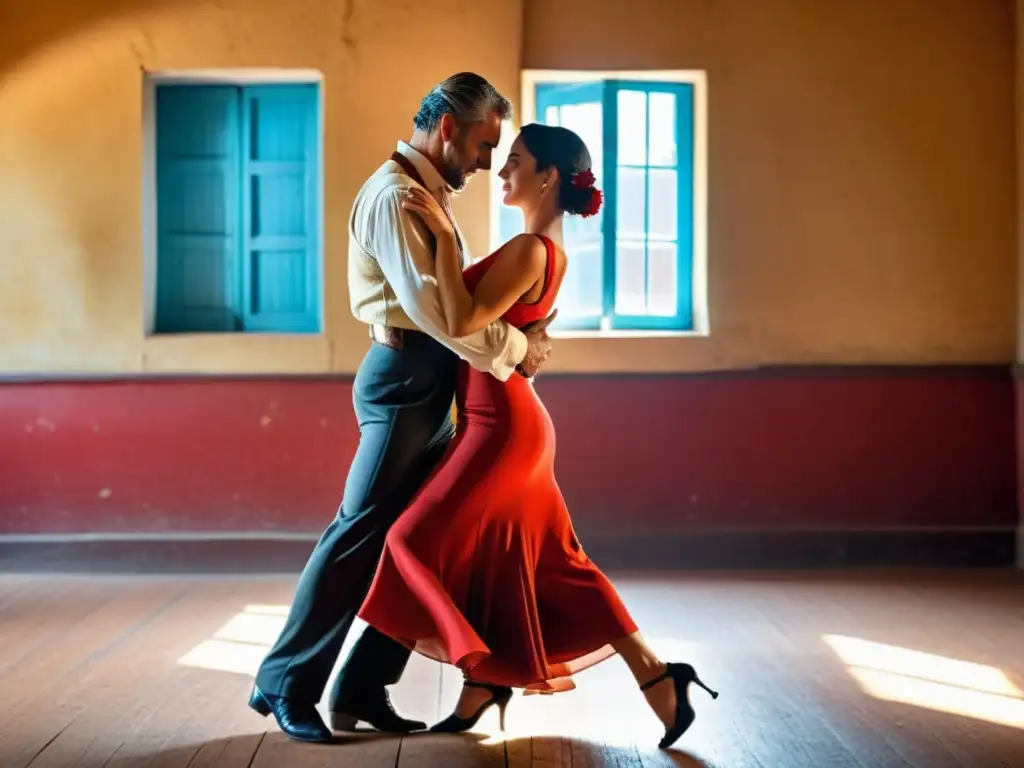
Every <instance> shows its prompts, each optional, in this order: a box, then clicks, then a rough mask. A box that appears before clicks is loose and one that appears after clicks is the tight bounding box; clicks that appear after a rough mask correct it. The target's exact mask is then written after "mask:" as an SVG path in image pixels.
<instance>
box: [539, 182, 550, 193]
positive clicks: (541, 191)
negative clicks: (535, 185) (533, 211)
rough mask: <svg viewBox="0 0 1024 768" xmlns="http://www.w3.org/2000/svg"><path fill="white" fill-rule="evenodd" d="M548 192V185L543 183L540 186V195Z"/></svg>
mask: <svg viewBox="0 0 1024 768" xmlns="http://www.w3.org/2000/svg"><path fill="white" fill-rule="evenodd" d="M547 191H548V183H547V182H546V181H545V182H544V183H543V184H541V185H540V193H541V194H542V195H543V194H545V193H546V192H547Z"/></svg>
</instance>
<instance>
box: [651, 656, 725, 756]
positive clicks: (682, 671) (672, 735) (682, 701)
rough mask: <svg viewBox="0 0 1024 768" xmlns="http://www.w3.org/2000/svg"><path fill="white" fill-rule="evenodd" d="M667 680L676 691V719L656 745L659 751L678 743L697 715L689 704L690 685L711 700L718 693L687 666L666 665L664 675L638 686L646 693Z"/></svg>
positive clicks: (716, 696)
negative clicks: (692, 684)
mask: <svg viewBox="0 0 1024 768" xmlns="http://www.w3.org/2000/svg"><path fill="white" fill-rule="evenodd" d="M669 678H671V679H672V684H673V685H674V686H675V689H676V717H675V721H674V722H673V723H672V727H670V728H666V729H665V736H664V737H663V738H662V740H661V741H660V742H659V743H658V748H659V749H665V748H667V747H670V746H671V745H672V744H674V743H675V742H676V741H678V739H679V737H680V736H682V735H683V734H684V733H686V730H687V728H689V727H690V726H691V725H692V724H693V721H694V719H695V718H696V717H697V713H696V712H694V711H693V705H692V704H690V683H696V684H697V685H699V686H700V687H701V688H703V689H704V690H705V691H707V692H708V693H709V694H710V695H711V698H712V699H717V698H718V692H717V691H713V690H711V689H710V688H708V687H707V686H706V685H704V682H703V681H702V680H701V679H700V678H699V677H697V671H696V670H695V669H694V668H693V667H692V666H691V665H689V664H672V663H669V664H667V665H666V669H665V672H664V674H661V675H658V676H657V677H656V678H654V679H653V680H648V681H647V682H646V683H644V684H643V685H641V686H640V690H641V691H648V690H650V689H651V688H653V687H654V686H656V685H657V684H658V683H660V682H661V681H662V680H667V679H669Z"/></svg>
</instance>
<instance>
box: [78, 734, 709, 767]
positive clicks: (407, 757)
mask: <svg viewBox="0 0 1024 768" xmlns="http://www.w3.org/2000/svg"><path fill="white" fill-rule="evenodd" d="M105 765H106V766H109V768H115V766H116V768H142V766H146V768H202V767H205V766H210V767H213V766H216V768H235V767H236V766H237V768H249V767H250V766H251V768H278V767H279V766H288V767H289V768H328V767H329V766H330V768H348V767H349V766H353V767H354V766H358V768H377V767H378V766H381V767H383V766H386V768H401V767H402V766H403V765H409V766H413V765H415V766H425V765H438V766H442V765H460V766H483V767H485V768H500V767H501V766H509V768H530V767H531V766H534V765H544V766H546V767H547V768H555V767H556V766H559V765H564V766H573V765H575V766H588V768H600V767H601V766H616V767H617V768H670V767H672V766H678V767H679V768H716V766H713V765H711V764H710V763H707V762H704V761H703V760H700V759H699V758H697V757H695V756H693V755H691V754H689V753H687V752H685V751H676V750H669V751H664V752H661V751H655V752H645V753H644V754H643V755H642V756H641V754H640V753H638V752H637V750H636V749H635V748H631V747H619V746H610V745H604V744H596V743H593V742H588V741H584V740H582V739H560V738H557V737H551V736H543V737H541V736H538V737H533V738H529V737H525V738H513V739H510V740H509V741H507V742H501V741H492V740H490V739H488V738H487V737H485V736H481V735H478V734H464V735H461V736H441V735H437V734H423V735H417V736H409V737H405V738H399V737H395V736H389V735H385V734H376V733H368V734H356V735H352V736H341V737H337V738H336V740H335V742H334V743H332V744H300V743H298V742H294V741H291V740H289V739H288V738H287V737H285V736H284V735H283V734H281V733H278V732H275V731H272V732H270V733H257V734H246V735H240V736H235V737H231V738H225V739H215V740H212V741H208V742H205V743H201V744H190V745H182V746H174V747H170V748H168V749H164V750H160V751H158V752H155V753H154V752H148V754H146V753H144V752H142V751H139V752H135V753H134V754H129V753H124V754H116V755H114V757H113V758H112V759H110V761H109V762H107V763H105ZM79 766H80V768H100V764H99V763H97V765H96V766H95V767H94V766H87V765H84V764H83V763H79Z"/></svg>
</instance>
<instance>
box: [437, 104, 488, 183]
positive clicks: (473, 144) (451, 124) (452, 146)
mask: <svg viewBox="0 0 1024 768" xmlns="http://www.w3.org/2000/svg"><path fill="white" fill-rule="evenodd" d="M441 139H442V141H443V145H442V149H441V163H442V165H443V168H442V169H441V175H442V176H444V180H445V181H446V182H448V184H449V186H451V188H452V189H454V190H455V191H459V190H461V189H463V188H464V187H465V186H466V183H467V182H468V181H469V178H470V177H471V176H472V175H473V174H474V173H476V172H477V171H489V170H490V169H491V153H492V152H493V151H494V150H495V149H496V148H497V146H498V143H499V142H500V141H501V118H499V117H498V114H497V113H496V112H491V113H489V114H488V115H487V118H486V119H485V120H484V121H483V122H480V123H470V124H468V125H461V126H460V125H457V124H456V123H455V121H454V120H453V119H452V117H451V115H445V116H444V117H443V118H441Z"/></svg>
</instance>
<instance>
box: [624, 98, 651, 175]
mask: <svg viewBox="0 0 1024 768" xmlns="http://www.w3.org/2000/svg"><path fill="white" fill-rule="evenodd" d="M618 106H619V165H645V164H646V163H647V94H646V93H644V92H643V91H619V93H618Z"/></svg>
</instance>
